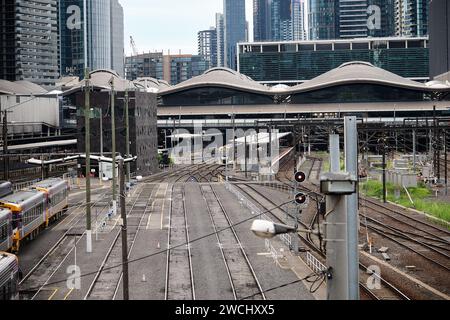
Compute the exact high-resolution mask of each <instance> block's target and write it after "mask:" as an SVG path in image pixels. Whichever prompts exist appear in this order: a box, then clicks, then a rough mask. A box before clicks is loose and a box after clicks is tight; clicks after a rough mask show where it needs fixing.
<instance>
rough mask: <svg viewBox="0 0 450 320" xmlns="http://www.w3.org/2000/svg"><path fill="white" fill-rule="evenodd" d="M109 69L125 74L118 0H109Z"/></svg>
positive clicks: (122, 17)
mask: <svg viewBox="0 0 450 320" xmlns="http://www.w3.org/2000/svg"><path fill="white" fill-rule="evenodd" d="M111 69H113V70H115V71H116V72H117V73H118V74H119V75H120V76H122V77H124V76H125V70H124V14H123V8H122V6H121V5H120V3H119V1H118V0H111Z"/></svg>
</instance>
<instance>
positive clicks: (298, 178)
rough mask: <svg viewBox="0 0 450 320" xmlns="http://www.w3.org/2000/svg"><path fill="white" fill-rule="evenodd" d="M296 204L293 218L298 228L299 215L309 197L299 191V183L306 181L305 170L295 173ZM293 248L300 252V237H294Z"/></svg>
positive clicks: (296, 252) (295, 251)
mask: <svg viewBox="0 0 450 320" xmlns="http://www.w3.org/2000/svg"><path fill="white" fill-rule="evenodd" d="M294 180H295V182H294V185H295V186H294V204H293V212H292V218H293V220H294V226H295V228H296V229H298V227H299V225H298V219H299V215H300V214H301V212H302V206H303V205H305V204H306V202H307V200H308V198H307V196H306V194H304V193H303V192H298V188H297V187H298V184H300V183H303V182H305V181H306V175H305V173H304V172H301V171H299V172H296V173H295V174H294ZM292 250H293V251H294V253H295V254H298V253H299V239H298V237H293V238H292Z"/></svg>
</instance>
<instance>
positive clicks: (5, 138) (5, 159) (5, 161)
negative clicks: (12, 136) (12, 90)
mask: <svg viewBox="0 0 450 320" xmlns="http://www.w3.org/2000/svg"><path fill="white" fill-rule="evenodd" d="M0 108H1V106H0ZM3 175H4V178H5V180H9V157H8V111H7V110H6V106H5V110H3Z"/></svg>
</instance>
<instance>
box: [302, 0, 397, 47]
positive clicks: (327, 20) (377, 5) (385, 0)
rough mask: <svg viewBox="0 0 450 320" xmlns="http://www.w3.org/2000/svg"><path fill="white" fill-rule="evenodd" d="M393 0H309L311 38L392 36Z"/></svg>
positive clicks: (393, 22) (394, 14)
mask: <svg viewBox="0 0 450 320" xmlns="http://www.w3.org/2000/svg"><path fill="white" fill-rule="evenodd" d="M395 1H401V0H309V13H308V16H309V36H310V40H330V39H354V38H366V37H390V36H394V35H395V34H396V31H395V23H396V12H397V11H396V6H395V3H394V2H395Z"/></svg>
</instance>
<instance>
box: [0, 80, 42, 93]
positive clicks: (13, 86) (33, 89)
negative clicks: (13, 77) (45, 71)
mask: <svg viewBox="0 0 450 320" xmlns="http://www.w3.org/2000/svg"><path fill="white" fill-rule="evenodd" d="M45 93H47V90H45V89H44V88H42V87H41V86H39V85H37V84H35V83H32V82H29V81H24V80H21V81H15V82H11V81H7V80H2V79H0V94H9V95H39V94H45Z"/></svg>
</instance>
